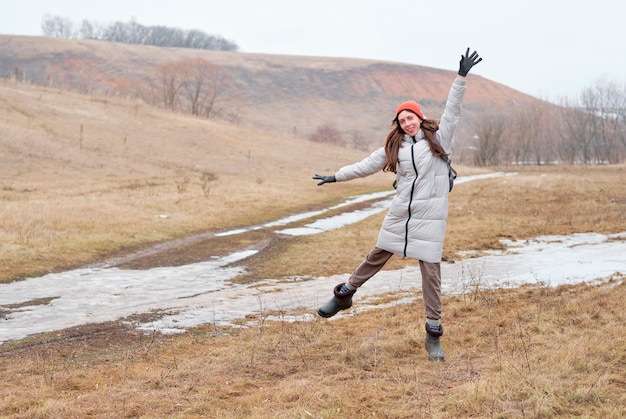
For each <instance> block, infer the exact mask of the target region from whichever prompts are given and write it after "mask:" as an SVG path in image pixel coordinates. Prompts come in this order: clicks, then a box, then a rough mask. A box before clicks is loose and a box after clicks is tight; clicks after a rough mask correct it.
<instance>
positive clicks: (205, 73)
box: [180, 58, 232, 118]
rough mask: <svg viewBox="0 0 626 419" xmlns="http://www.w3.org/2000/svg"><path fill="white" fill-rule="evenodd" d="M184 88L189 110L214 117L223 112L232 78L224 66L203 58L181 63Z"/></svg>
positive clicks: (206, 116)
mask: <svg viewBox="0 0 626 419" xmlns="http://www.w3.org/2000/svg"><path fill="white" fill-rule="evenodd" d="M180 65H181V67H182V68H183V71H182V88H183V91H184V96H185V99H186V105H187V107H188V110H189V112H190V113H191V114H192V115H195V116H202V117H205V118H214V117H216V116H218V115H219V114H220V112H221V110H222V109H221V106H220V105H221V103H222V101H224V100H225V99H226V96H227V93H228V91H229V89H230V87H231V84H232V78H231V77H230V75H229V73H228V72H227V71H226V70H224V68H222V67H220V66H218V65H215V64H211V63H209V62H208V61H207V60H205V59H202V58H196V59H191V60H186V61H184V62H181V63H180Z"/></svg>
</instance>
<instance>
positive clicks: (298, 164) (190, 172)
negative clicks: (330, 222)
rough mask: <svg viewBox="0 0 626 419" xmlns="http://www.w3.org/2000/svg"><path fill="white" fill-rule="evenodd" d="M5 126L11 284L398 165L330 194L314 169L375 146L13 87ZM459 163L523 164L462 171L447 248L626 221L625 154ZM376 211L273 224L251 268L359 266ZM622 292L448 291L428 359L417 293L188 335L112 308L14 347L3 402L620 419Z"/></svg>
mask: <svg viewBox="0 0 626 419" xmlns="http://www.w3.org/2000/svg"><path fill="white" fill-rule="evenodd" d="M0 128H1V129H0V160H1V162H2V164H1V165H0V199H1V201H2V206H1V208H0V216H1V217H2V218H1V219H2V223H0V281H3V282H8V281H13V280H19V279H21V278H24V277H27V276H34V275H41V274H43V273H46V272H50V271H60V270H64V269H68V268H72V267H78V266H83V265H86V264H90V263H95V262H98V261H101V260H104V259H107V258H112V257H114V256H119V255H124V254H127V253H129V252H131V251H133V250H136V249H140V248H144V247H146V246H149V245H151V244H154V243H159V242H165V241H168V240H172V239H176V238H181V237H187V236H190V235H193V234H196V233H200V232H205V231H219V230H222V229H228V228H233V227H236V226H248V225H252V224H257V223H262V222H266V221H271V220H275V219H277V218H280V217H283V216H286V215H290V214H294V213H299V212H303V211H307V210H312V209H320V208H325V207H328V206H329V205H332V204H336V203H338V202H341V201H342V200H344V199H345V197H346V196H350V195H356V194H361V193H368V192H374V191H380V190H387V189H389V187H390V183H391V180H392V177H391V176H390V175H388V174H379V175H376V176H373V177H371V178H368V179H362V180H358V181H354V182H348V183H345V184H332V185H325V186H324V187H321V188H319V187H317V186H315V182H314V181H313V180H311V176H312V174H314V173H316V172H319V173H330V172H333V171H334V170H335V169H337V168H338V167H340V166H341V165H343V164H347V163H351V162H353V161H356V160H357V159H360V158H361V157H363V152H362V151H357V150H352V149H344V148H338V147H332V146H324V145H320V144H312V143H308V142H306V141H303V140H301V139H298V138H292V137H289V136H285V135H278V134H268V133H265V132H257V131H254V130H250V129H244V128H241V127H235V126H230V125H225V124H220V123H218V122H213V121H206V120H197V119H192V118H187V117H184V116H181V115H176V114H170V113H167V112H163V111H160V110H156V109H153V108H150V107H148V106H146V105H144V104H142V103H141V102H133V101H129V100H123V99H114V98H101V97H97V96H84V95H78V94H70V93H67V92H60V91H56V90H53V89H48V88H43V87H35V86H28V85H21V84H14V83H12V82H8V81H1V82H0ZM458 169H459V174H460V176H463V175H469V174H476V173H481V172H486V171H497V170H503V171H507V172H517V175H515V176H509V177H504V178H493V179H486V180H482V181H475V182H469V183H466V184H461V185H458V186H456V187H455V189H454V191H453V192H452V195H451V197H450V216H449V224H448V235H447V239H446V245H445V249H444V255H445V258H446V259H447V260H450V261H451V260H456V259H459V256H458V252H459V251H463V250H478V251H480V250H487V249H497V248H500V246H501V244H500V242H499V239H501V238H513V239H524V238H531V237H535V236H537V235H543V234H571V233H574V232H598V233H617V232H622V231H624V230H625V227H626V167H624V166H602V167H569V166H550V167H515V168H511V167H505V168H489V169H476V168H469V167H459V168H458ZM160 214H167V215H168V216H169V218H161V217H158V215H160ZM381 220H382V215H380V216H374V217H370V218H369V219H367V220H366V221H364V222H362V223H359V224H357V225H353V226H350V227H348V228H345V229H341V230H336V231H332V232H328V233H324V234H319V235H315V236H304V237H295V238H290V239H285V240H278V241H276V242H274V243H272V244H271V245H270V246H269V248H268V249H266V250H265V251H264V252H263V253H262V257H257V258H253V259H251V260H250V263H249V265H248V266H249V272H248V274H247V276H246V278H245V280H246V281H254V280H255V279H261V278H281V277H283V276H288V275H329V274H336V273H346V272H350V271H351V270H352V269H353V268H354V266H355V265H356V264H357V263H358V262H359V261H360V260H361V258H362V257H363V255H364V254H365V252H367V251H368V250H369V249H370V248H371V246H372V245H373V243H374V241H375V238H376V234H377V230H378V227H379V225H380V222H381ZM239 244H240V243H228V242H225V243H221V244H220V246H221V247H220V248H219V249H214V250H215V251H217V252H227V251H228V250H232V249H236V248H238V246H239ZM194 249H195V250H194ZM185 250H186V252H185V257H190V253H193V252H194V251H195V252H196V254H194V255H193V256H194V257H196V258H201V257H202V256H203V255H209V253H208V252H207V251H206V247H204V246H201V245H198V246H189V247H188V248H186V249H185ZM211 254H213V253H211ZM172 255H178V257H182V256H181V253H180V252H179V253H176V252H172ZM163 258H164V259H166V260H168V261H170V262H175V260H173V259H172V258H173V256H171V255H170V256H168V255H163ZM144 263H146V264H148V263H155V264H156V263H159V262H158V261H155V260H152V261H145V262H144ZM405 263H415V262H414V261H402V260H400V259H399V258H394V259H392V261H391V262H390V264H389V265H388V269H393V268H395V267H398V266H400V265H402V264H405ZM625 290H626V285H625V283H624V272H621V273H616V274H615V275H614V278H613V279H612V280H611V281H609V282H608V283H607V284H605V285H601V286H589V285H584V284H581V285H577V286H560V287H556V288H550V287H546V286H542V285H536V286H528V287H523V288H519V289H513V290H498V289H489V290H485V291H481V292H477V293H474V294H472V295H465V296H445V297H444V310H445V313H444V321H445V325H446V335H445V336H444V340H443V342H444V345H445V349H446V355H447V361H446V362H445V363H432V362H428V361H427V356H426V353H425V351H424V349H423V346H422V345H423V342H422V340H423V318H422V316H423V314H422V313H423V308H422V307H421V304H420V300H419V299H417V300H416V302H414V303H412V304H408V305H394V306H392V307H390V308H381V309H375V310H371V311H367V312H363V313H358V314H355V315H353V316H350V317H348V316H343V317H341V316H340V317H339V318H337V319H336V320H333V321H327V320H321V319H316V320H313V321H302V322H288V321H269V320H265V318H264V317H263V316H261V317H260V318H259V319H258V322H257V325H256V326H254V327H245V328H234V327H233V328H223V327H222V328H216V327H214V326H212V325H206V326H203V327H198V328H195V329H192V330H189V331H188V332H187V333H185V334H183V335H177V336H161V335H158V334H154V335H143V334H141V333H138V332H137V331H135V330H129V329H128V328H127V327H126V326H125V325H124V324H122V323H111V324H101V325H90V326H85V327H81V328H76V329H72V330H66V331H62V332H58V333H54V334H48V335H45V336H35V337H32V338H29V339H25V340H24V341H20V342H12V343H10V344H5V345H2V346H0V370H1V371H2V375H1V377H0V416H1V417H7V418H74V417H76V418H78V417H105V418H119V417H128V418H131V417H137V418H156V417H172V418H176V417H181V418H182V417H198V418H199V417H207V418H247V417H251V418H366V417H385V418H415V417H433V418H439V417H440V418H451V417H452V418H456V417H458V418H465V417H494V418H517V417H533V418H547V417H593V418H595V417H598V418H599V417H602V418H621V417H624V415H626V408H624V406H625V405H626V380H625V378H624V377H625V376H626V374H625V372H626V371H625V367H624V366H625V365H626V333H625V328H624V321H625V318H624V313H626V307H625V305H626V304H625V301H626V292H625ZM94 298H97V296H94ZM389 300H390V301H393V295H390V296H389ZM0 309H1V308H0ZM3 327H5V326H3Z"/></svg>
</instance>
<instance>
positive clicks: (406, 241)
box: [403, 138, 419, 258]
mask: <svg viewBox="0 0 626 419" xmlns="http://www.w3.org/2000/svg"><path fill="white" fill-rule="evenodd" d="M413 141H415V138H414V139H413ZM414 146H415V143H413V144H411V163H413V170H415V179H413V184H412V185H411V196H410V197H409V208H408V217H407V219H406V225H405V226H404V255H403V258H406V250H407V248H408V246H409V221H411V206H412V204H413V193H414V192H415V183H416V182H417V177H418V176H419V174H418V173H417V166H416V165H415V154H414V151H413V147H414Z"/></svg>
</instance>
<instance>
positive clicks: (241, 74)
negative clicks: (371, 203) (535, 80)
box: [0, 35, 539, 147]
mask: <svg viewBox="0 0 626 419" xmlns="http://www.w3.org/2000/svg"><path fill="white" fill-rule="evenodd" d="M0 51H1V52H0V77H4V78H14V79H19V80H21V81H26V82H30V83H33V84H38V85H44V86H48V87H55V88H59V89H66V90H72V91H76V92H82V93H86V94H90V95H94V94H100V95H105V96H108V97H111V96H126V97H132V96H136V95H137V94H138V92H139V91H140V90H141V89H144V88H145V87H146V85H147V84H148V83H149V80H150V79H154V78H155V77H156V73H155V69H156V68H157V67H158V66H159V65H161V64H164V63H170V62H176V61H181V60H187V59H195V58H202V59H204V60H206V61H207V62H210V63H211V64H214V65H216V66H219V67H220V68H223V69H224V70H225V71H226V72H227V73H228V74H229V75H230V76H231V78H232V81H233V82H232V84H231V86H230V87H229V95H228V99H227V100H224V102H223V103H222V106H224V107H225V108H227V109H228V110H229V112H230V114H231V115H236V118H233V120H234V121H236V123H237V124H238V125H240V126H243V127H249V128H252V129H254V130H255V131H257V132H258V131H264V132H267V133H283V134H288V135H290V136H294V137H301V138H306V137H308V136H309V135H310V134H311V133H313V132H314V131H315V129H316V128H317V127H319V126H322V125H331V126H334V127H336V128H337V129H338V130H339V131H341V132H342V133H343V134H344V135H345V134H347V135H349V136H359V137H362V138H364V139H365V141H366V142H367V143H369V144H371V145H372V147H375V146H378V145H379V144H381V143H382V141H383V139H384V136H385V135H386V133H387V130H388V124H389V122H390V120H391V118H392V116H393V115H392V112H393V109H395V106H396V105H397V103H399V102H401V101H404V100H407V99H414V100H417V101H418V102H420V103H421V104H422V106H423V108H424V111H425V113H426V115H427V116H429V115H430V116H433V117H439V116H440V113H441V110H442V105H443V103H444V101H445V98H446V96H447V92H448V88H449V86H450V83H451V82H452V80H453V78H454V76H455V72H456V65H457V63H456V57H451V58H450V69H446V70H442V69H436V68H430V67H426V66H417V65H409V64H404V63H397V62H382V61H374V60H364V59H354V58H327V57H305V56H285V55H267V54H250V53H240V52H223V51H206V50H193V49H181V48H160V47H152V46H142V45H128V44H118V43H108V42H100V41H92V40H72V39H59V38H44V37H28V36H6V35H5V36H0ZM481 65H482V66H484V65H488V59H486V60H485V62H484V63H481ZM479 74H480V67H477V68H476V69H475V74H470V76H469V84H468V90H467V93H466V96H465V101H464V106H465V110H464V112H465V113H464V118H463V121H462V123H461V125H460V126H459V131H458V134H457V136H458V137H462V136H467V135H470V134H471V133H470V132H468V130H469V128H468V125H469V124H471V121H472V120H474V118H475V117H476V116H477V115H479V114H481V113H483V112H489V111H490V110H491V109H493V107H502V106H504V105H508V104H512V103H513V104H515V103H524V102H527V101H539V99H536V98H533V97H530V96H528V95H525V94H523V93H521V92H518V91H516V90H514V89H511V88H509V87H507V86H504V85H502V84H499V83H496V82H493V81H490V80H488V79H485V78H483V77H480V75H479ZM231 122H232V121H231Z"/></svg>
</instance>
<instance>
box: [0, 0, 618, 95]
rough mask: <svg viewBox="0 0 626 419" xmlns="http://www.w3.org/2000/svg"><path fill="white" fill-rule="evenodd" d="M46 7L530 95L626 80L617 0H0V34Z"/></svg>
mask: <svg viewBox="0 0 626 419" xmlns="http://www.w3.org/2000/svg"><path fill="white" fill-rule="evenodd" d="M45 14H50V15H53V16H60V17H64V18H70V19H72V21H74V22H75V23H80V22H82V20H84V19H87V20H89V21H91V22H99V23H103V24H108V23H112V22H115V21H122V22H128V21H130V20H131V19H135V20H136V21H137V22H138V23H140V24H142V25H145V26H152V25H164V26H169V27H173V28H179V29H183V30H189V29H198V30H201V31H203V32H205V33H207V34H212V35H218V36H221V37H223V38H226V39H228V40H230V41H233V42H235V43H236V44H237V45H238V46H239V48H240V51H241V52H251V53H269V54H285V55H307V56H330V57H351V58H368V59H376V60H384V61H397V62H403V63H410V64H418V65H424V66H428V67H435V68H442V69H450V70H456V69H457V68H458V61H459V58H460V55H461V53H462V52H464V51H465V48H466V47H468V46H469V47H471V48H472V49H476V50H478V52H479V53H480V54H481V56H482V57H483V58H484V61H483V62H482V63H480V64H479V65H478V66H477V67H475V68H474V70H472V71H473V72H474V73H476V74H479V75H481V76H483V77H486V78H488V79H490V80H493V81H496V82H498V83H502V84H505V85H507V86H509V87H512V88H514V89H516V90H519V91H522V92H524V93H528V94H530V95H533V96H536V97H540V98H543V99H548V100H552V101H558V100H560V99H561V98H564V97H568V98H576V97H577V96H579V95H580V93H581V92H582V91H583V90H584V89H585V88H588V87H591V86H593V85H595V84H597V83H598V82H599V81H601V80H607V81H614V82H617V83H620V84H624V83H626V46H624V40H626V25H625V24H624V22H623V20H624V16H626V2H624V1H622V0H595V1H581V0H525V1H519V0H467V1H460V0H308V1H304V0H176V1H173V0H171V1H166V0H107V1H98V2H91V1H85V0H21V1H12V0H0V34H13V35H41V22H42V18H43V16H44V15H45Z"/></svg>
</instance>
